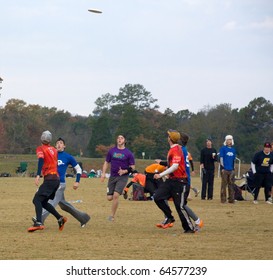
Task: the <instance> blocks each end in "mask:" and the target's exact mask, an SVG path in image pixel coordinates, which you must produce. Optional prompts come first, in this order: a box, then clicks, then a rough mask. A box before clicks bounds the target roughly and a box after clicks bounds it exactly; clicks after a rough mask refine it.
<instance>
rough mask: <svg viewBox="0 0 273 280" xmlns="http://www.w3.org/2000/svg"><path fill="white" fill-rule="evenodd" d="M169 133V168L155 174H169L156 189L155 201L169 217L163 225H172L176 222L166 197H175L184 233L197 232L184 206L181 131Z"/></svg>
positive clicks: (184, 190) (184, 174) (184, 172)
mask: <svg viewBox="0 0 273 280" xmlns="http://www.w3.org/2000/svg"><path fill="white" fill-rule="evenodd" d="M167 133H168V142H169V145H170V150H169V152H168V155H167V162H168V168H167V169H166V170H165V171H163V172H161V173H159V174H155V175H154V178H155V179H159V178H162V177H164V176H168V178H167V179H166V181H165V182H164V183H163V184H162V185H161V186H160V187H159V188H158V189H157V190H156V192H155V195H154V201H155V203H156V204H157V206H158V207H159V208H160V209H161V210H162V211H163V212H164V215H165V216H166V217H167V218H166V220H165V223H164V224H162V226H161V227H162V228H168V227H172V226H173V223H174V222H175V220H174V217H173V215H172V211H171V208H170V207H169V205H168V204H167V203H166V199H169V198H173V202H174V205H175V208H176V211H177V213H178V215H179V218H180V220H181V224H182V227H183V229H184V233H195V230H194V225H193V224H192V222H191V219H190V217H189V215H188V212H187V211H186V209H185V208H184V204H185V200H186V194H185V193H186V185H187V173H186V166H185V161H184V156H183V152H182V149H181V147H180V145H178V141H179V140H180V133H179V132H178V131H176V130H168V131H167Z"/></svg>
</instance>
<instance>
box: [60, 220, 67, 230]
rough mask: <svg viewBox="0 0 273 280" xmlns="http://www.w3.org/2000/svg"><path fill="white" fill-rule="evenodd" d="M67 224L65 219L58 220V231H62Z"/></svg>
mask: <svg viewBox="0 0 273 280" xmlns="http://www.w3.org/2000/svg"><path fill="white" fill-rule="evenodd" d="M66 222H67V218H66V217H61V218H60V219H59V220H58V225H59V231H62V230H63V229H64V224H65V223H66Z"/></svg>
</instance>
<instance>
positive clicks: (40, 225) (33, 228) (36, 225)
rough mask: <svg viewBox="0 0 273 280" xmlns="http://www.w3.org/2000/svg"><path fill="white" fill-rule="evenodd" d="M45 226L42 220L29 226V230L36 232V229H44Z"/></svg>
mask: <svg viewBox="0 0 273 280" xmlns="http://www.w3.org/2000/svg"><path fill="white" fill-rule="evenodd" d="M44 228H45V226H44V225H43V224H42V223H40V222H35V223H34V224H33V226H32V227H29V228H28V230H27V231H28V232H34V231H36V230H43V229H44Z"/></svg>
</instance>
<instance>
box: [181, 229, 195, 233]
mask: <svg viewBox="0 0 273 280" xmlns="http://www.w3.org/2000/svg"><path fill="white" fill-rule="evenodd" d="M184 233H196V231H195V230H191V229H188V230H185V231H184Z"/></svg>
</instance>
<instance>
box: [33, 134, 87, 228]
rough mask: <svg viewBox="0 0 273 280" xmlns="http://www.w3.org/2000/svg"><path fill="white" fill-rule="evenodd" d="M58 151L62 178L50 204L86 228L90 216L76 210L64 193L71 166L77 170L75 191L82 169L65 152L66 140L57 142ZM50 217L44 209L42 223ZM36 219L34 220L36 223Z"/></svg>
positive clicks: (61, 139) (59, 171)
mask: <svg viewBox="0 0 273 280" xmlns="http://www.w3.org/2000/svg"><path fill="white" fill-rule="evenodd" d="M56 149H57V151H58V173H59V176H60V187H59V188H58V190H57V191H56V194H55V197H54V199H53V200H49V203H50V204H52V205H53V206H54V207H56V206H57V204H59V206H60V207H61V209H62V210H63V211H66V212H68V213H70V214H71V215H72V216H73V217H74V218H75V219H76V220H78V221H79V222H80V225H81V227H85V225H86V224H87V223H88V221H89V220H90V216H89V215H88V214H87V213H85V212H82V211H80V210H78V209H76V208H75V207H74V206H73V205H71V204H70V203H69V202H67V201H66V200H65V197H64V191H65V188H66V181H65V178H66V170H67V168H68V166H69V165H71V166H72V167H73V168H74V169H75V170H76V180H75V182H74V184H73V189H74V190H77V189H78V187H79V184H80V178H81V174H82V169H81V167H80V165H79V164H78V163H77V161H76V160H75V158H74V157H73V156H72V155H70V154H68V153H66V152H65V140H64V139H63V138H61V137H60V138H58V139H57V141H56ZM48 215H49V212H48V211H47V210H45V209H43V213H42V222H43V223H44V221H45V219H46V218H47V216H48ZM35 219H36V218H35V217H33V218H32V220H33V221H35Z"/></svg>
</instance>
